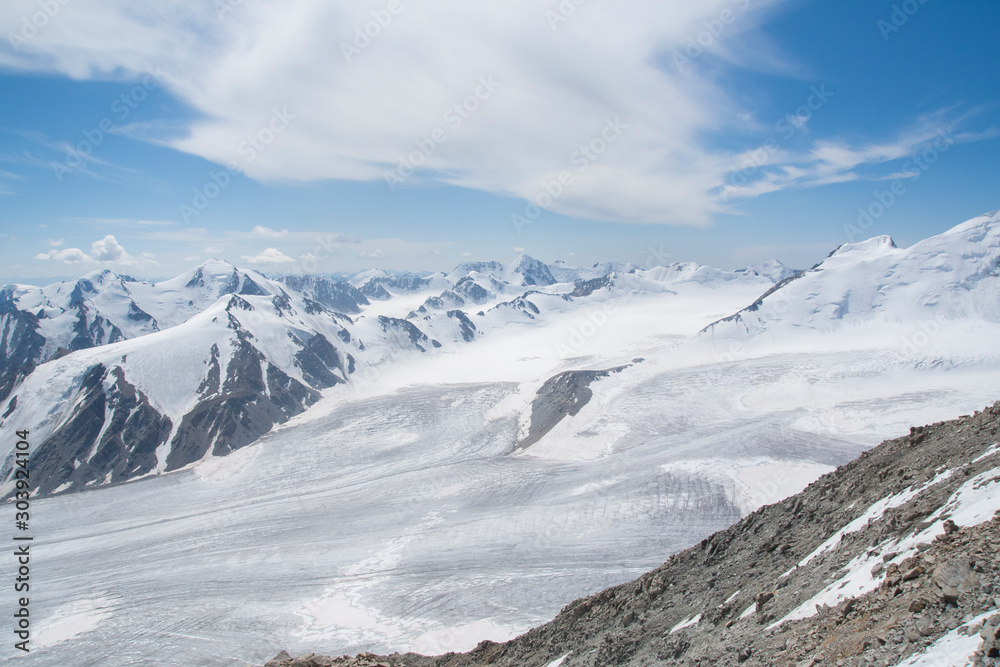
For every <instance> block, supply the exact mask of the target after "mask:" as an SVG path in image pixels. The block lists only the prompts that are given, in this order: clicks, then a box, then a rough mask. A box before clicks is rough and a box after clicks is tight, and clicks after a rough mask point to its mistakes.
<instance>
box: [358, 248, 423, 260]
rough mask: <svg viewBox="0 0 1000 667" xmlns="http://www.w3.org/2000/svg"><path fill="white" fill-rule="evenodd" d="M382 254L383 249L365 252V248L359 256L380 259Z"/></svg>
mask: <svg viewBox="0 0 1000 667" xmlns="http://www.w3.org/2000/svg"><path fill="white" fill-rule="evenodd" d="M432 252H433V251H432ZM381 256H382V251H381V250H378V249H376V250H372V251H371V252H365V251H364V250H361V251H359V252H358V257H368V258H371V259H378V258H379V257H381Z"/></svg>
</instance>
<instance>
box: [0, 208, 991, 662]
mask: <svg viewBox="0 0 1000 667" xmlns="http://www.w3.org/2000/svg"><path fill="white" fill-rule="evenodd" d="M998 235H1000V214H997V213H993V214H988V215H984V216H980V217H978V218H975V219H973V220H970V221H968V222H966V223H963V224H962V225H959V226H958V227H955V228H954V229H951V230H949V231H947V232H945V233H943V234H941V235H939V236H936V237H934V238H931V239H927V240H925V241H922V242H920V243H917V244H914V245H913V246H912V247H910V248H905V249H902V248H894V247H892V246H893V245H894V244H890V243H889V242H888V241H882V240H873V241H869V242H866V243H862V244H856V245H849V246H844V247H841V248H840V249H838V250H837V251H836V252H834V253H833V254H832V255H831V256H830V257H828V258H826V259H825V260H823V261H821V262H819V263H818V264H817V265H816V266H815V267H813V268H812V269H810V270H808V271H806V272H805V273H803V274H801V275H799V276H798V277H793V276H792V275H789V272H788V271H786V270H785V269H783V268H782V267H780V266H777V265H770V266H760V267H750V268H749V269H745V270H742V271H721V270H718V269H713V268H711V267H704V266H699V265H696V264H689V263H681V264H674V265H670V266H663V267H653V268H649V269H643V268H639V267H634V266H620V265H598V266H597V267H592V268H586V269H575V268H572V267H567V266H565V265H563V264H559V263H557V264H551V265H542V266H541V267H540V266H538V264H537V263H535V262H534V261H533V260H530V259H524V258H518V259H516V260H515V261H514V262H510V263H497V264H494V263H476V264H468V265H463V266H461V267H457V268H456V269H455V270H454V271H452V272H449V273H447V274H443V273H439V274H426V275H413V274H393V273H389V272H383V271H372V272H367V273H365V274H359V275H356V276H338V277H317V276H306V277H300V276H280V277H273V278H268V277H267V276H264V275H261V274H259V273H256V272H253V271H244V270H240V269H237V268H236V267H233V266H231V265H228V264H225V263H222V262H210V263H209V264H208V265H205V266H203V267H200V278H199V279H197V280H196V279H195V278H196V276H198V275H199V270H198V269H195V270H193V271H191V272H188V273H187V274H185V275H184V276H181V277H178V278H177V279H174V280H172V281H169V283H167V282H164V283H156V284H148V283H143V282H140V281H130V280H127V279H124V278H123V277H115V276H110V275H109V276H106V277H105V278H103V279H102V278H99V276H98V275H92V276H88V277H86V278H87V281H88V282H89V284H90V286H89V287H88V286H87V285H81V286H80V291H79V294H80V297H82V298H76V299H73V298H71V295H72V294H73V293H74V291H75V289H76V287H77V284H76V283H75V282H74V283H66V284H63V285H59V286H50V287H46V288H43V289H38V288H32V287H26V286H10V287H7V288H4V289H3V294H4V296H3V299H2V301H0V303H2V304H3V306H2V308H3V310H2V313H0V317H2V318H3V319H2V320H0V335H2V336H3V338H2V341H0V342H2V345H0V352H2V354H3V355H4V356H3V357H2V359H3V367H2V368H0V371H2V373H3V374H4V377H5V378H8V379H9V380H8V382H9V385H10V386H9V388H8V389H7V393H6V395H5V396H4V397H3V398H2V399H0V420H2V421H0V443H3V444H2V446H3V447H10V443H11V442H13V441H14V439H13V438H12V437H8V436H9V435H10V434H12V433H13V432H14V431H15V430H17V429H30V430H31V439H32V450H33V452H32V466H33V469H32V476H33V481H36V482H37V483H38V485H39V486H38V489H39V490H40V491H42V492H43V493H45V492H48V494H49V495H48V497H44V498H40V499H37V500H35V501H34V503H33V505H32V520H33V521H34V522H35V526H36V528H37V530H38V531H39V534H44V535H45V539H46V544H47V547H46V549H45V550H43V551H39V554H38V561H37V562H38V564H39V570H38V571H39V575H38V576H39V586H38V593H37V597H36V598H33V604H34V605H35V606H34V607H33V608H32V614H33V615H34V617H36V619H37V630H38V634H37V638H36V640H35V641H36V644H35V645H36V647H37V651H33V652H32V654H31V655H30V656H28V657H27V658H23V659H22V662H24V664H25V665H35V664H38V665H43V664H82V662H83V661H84V660H90V661H91V662H93V664H95V665H116V664H121V662H122V660H123V658H122V656H125V655H126V654H127V659H128V660H131V661H133V662H136V663H137V664H138V663H145V664H156V663H157V662H162V658H163V654H162V651H163V650H164V647H165V646H169V647H170V661H171V664H178V665H199V666H201V665H206V664H212V665H216V664H217V665H240V664H246V663H250V664H262V663H263V662H264V661H265V660H267V659H268V658H270V657H272V656H273V655H275V653H277V652H278V650H280V649H283V648H287V649H288V650H290V651H292V652H293V653H295V654H296V655H298V654H302V653H308V652H310V651H317V652H320V651H322V652H333V651H339V652H341V653H356V652H360V651H366V650H373V651H377V652H381V653H391V652H392V651H395V650H400V651H405V650H411V649H412V650H416V651H419V652H421V653H425V654H430V653H440V652H444V651H448V650H469V649H471V648H473V647H475V646H476V645H477V644H478V643H479V642H480V641H481V640H483V639H492V640H498V641H499V640H505V639H508V638H511V637H513V636H515V635H518V634H520V633H522V632H524V631H526V630H528V629H529V628H531V627H533V626H535V625H538V624H539V623H540V622H544V621H547V620H549V619H551V618H553V617H554V616H555V614H556V613H557V612H558V610H559V609H560V608H562V607H563V606H564V605H565V604H566V603H568V602H569V601H571V600H573V599H575V598H578V597H581V596H584V595H589V594H592V593H594V592H596V591H599V590H601V589H603V588H606V587H607V586H610V585H613V584H618V583H622V582H625V581H628V580H630V579H633V578H634V577H636V576H638V575H640V574H641V573H643V572H645V571H647V570H649V569H650V568H651V567H656V566H658V565H659V564H661V563H662V562H663V561H664V559H665V558H666V557H667V556H669V555H670V554H672V553H675V552H677V551H679V550H681V549H684V548H686V547H689V546H691V545H692V544H695V543H697V542H698V541H700V540H702V539H703V538H705V537H707V536H708V535H710V534H711V533H713V532H715V531H716V530H720V529H722V528H725V527H727V526H729V525H731V524H733V522H735V521H737V520H738V519H739V518H740V517H743V516H745V515H746V514H748V513H750V512H752V511H754V510H756V509H757V508H759V507H761V506H762V505H765V504H768V503H772V502H776V501H778V500H780V499H782V498H785V497H787V496H789V495H791V494H794V493H796V492H798V491H799V490H801V489H802V488H804V487H805V486H806V485H807V484H809V483H810V482H811V481H813V480H815V479H817V478H818V477H819V476H820V475H823V474H825V473H828V472H830V471H832V470H833V469H834V468H835V467H836V466H839V465H842V464H844V463H846V462H848V461H850V460H852V459H854V458H855V457H856V456H857V455H858V454H859V453H860V452H862V451H864V450H866V449H868V448H870V447H872V446H874V445H876V444H877V443H878V442H879V441H881V440H883V439H885V438H886V437H893V436H897V435H899V434H900V433H903V432H906V430H907V429H908V428H909V426H910V425H913V424H927V423H932V422H936V421H938V420H942V419H947V418H953V417H955V416H957V415H960V414H963V413H968V412H970V411H971V410H972V409H974V408H978V407H982V406H983V405H986V404H989V403H992V402H994V401H995V400H996V399H997V396H998V394H1000V383H998V381H997V378H1000V350H998V348H997V345H996V341H997V340H998V337H1000V318H998V317H997V308H998V304H1000V291H998V289H997V287H998V282H997V281H998V277H997V260H998V258H1000V249H998V244H997V239H998ZM543 267H545V269H546V270H543ZM546 271H547V273H546ZM549 277H550V278H551V281H553V282H551V284H545V283H548V282H549V279H550V278H549ZM191 283H193V285H192V286H191V287H188V285H189V284H191ZM199 283H201V284H199ZM105 290H111V292H109V293H108V294H109V295H108V296H107V297H102V296H101V294H102V293H104V291H105ZM125 290H127V291H128V295H127V298H128V299H129V300H130V301H132V302H134V304H135V308H136V309H138V310H141V311H142V312H143V313H145V314H146V315H148V316H149V318H150V319H149V320H144V318H142V317H141V316H139V318H138V319H132V320H130V319H129V317H128V314H129V313H130V312H132V307H131V306H130V305H129V303H128V302H127V301H125V300H124V299H125V297H126V292H125ZM189 292H190V294H189ZM102 299H105V300H102ZM74 303H76V304H78V305H74ZM112 304H113V305H112ZM81 313H83V319H82V320H81ZM98 316H99V317H100V318H101V319H100V320H98ZM98 321H99V322H100V326H99V327H98V326H95V324H94V323H95V322H98ZM81 322H83V324H80V323H81ZM154 324H155V326H154ZM80 330H85V331H86V332H88V334H89V336H90V340H93V343H94V345H92V346H91V345H90V344H89V343H87V340H88V338H87V336H79V331H80ZM115 331H117V332H119V333H117V334H115V333H114V332H115ZM99 332H103V333H100V335H99ZM109 332H111V334H109ZM112 334H113V335H115V336H116V340H115V342H108V337H109V335H112ZM97 338H99V339H100V341H98V340H95V339H97ZM74 341H77V342H75V343H74ZM98 342H100V343H101V344H98ZM74 346H76V347H77V348H80V349H75V350H72V351H68V352H67V351H65V350H70V349H71V348H72V347H74ZM60 348H63V350H60ZM15 351H20V352H17V353H15ZM217 454H226V455H225V456H219V455H217ZM5 455H6V450H0V456H5ZM7 470H9V466H8V468H7ZM36 473H37V474H36ZM5 474H6V471H5ZM139 478H142V480H143V481H141V482H136V480H138V479H139ZM0 479H3V480H5V481H6V483H7V484H8V486H6V487H4V489H5V492H6V490H8V489H9V478H8V477H6V476H5V477H2V478H0ZM118 481H125V482H130V483H124V484H118V483H117V482H118ZM79 489H92V492H88V493H72V492H71V491H75V490H79ZM56 490H58V493H55V491H56ZM9 561H10V559H8V560H5V561H0V578H5V577H8V576H10V567H11V563H10V562H9ZM33 562H34V561H33ZM165 563H169V567H168V566H165ZM247 571H253V572H254V573H255V576H254V577H252V578H249V579H248V578H247V577H245V576H244V575H243V574H242V573H245V572H247ZM45 573H59V574H58V575H57V576H56V575H51V574H45ZM111 645H114V646H116V647H118V649H120V651H119V652H118V653H116V654H114V655H112V656H111V657H109V658H108V659H106V660H104V661H101V660H100V659H98V660H96V662H95V661H94V660H93V659H92V656H95V655H107V650H106V647H108V646H111ZM10 655H12V654H10V653H2V652H0V659H2V658H6V657H9V656H10Z"/></svg>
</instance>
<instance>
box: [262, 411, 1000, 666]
mask: <svg viewBox="0 0 1000 667" xmlns="http://www.w3.org/2000/svg"><path fill="white" fill-rule="evenodd" d="M998 429H1000V403H997V404H995V405H994V406H992V407H991V408H987V409H986V410H985V411H984V412H981V413H976V414H974V415H972V416H967V417H963V418H960V419H957V420H954V421H951V422H939V423H937V424H932V425H929V426H924V427H919V428H914V429H912V430H911V432H910V434H908V435H907V436H904V437H902V438H897V439H895V440H889V441H886V442H884V443H882V444H881V445H880V446H878V447H876V448H875V449H872V450H870V451H868V452H865V453H864V454H863V455H862V456H861V457H859V458H858V459H856V460H855V461H852V462H851V463H849V464H847V465H844V466H841V467H840V468H838V469H837V470H836V471H834V472H832V473H830V474H828V475H824V476H823V477H821V478H820V479H818V480H817V481H816V482H814V483H813V484H811V485H810V486H809V487H807V488H806V489H805V490H804V491H803V492H802V493H800V494H798V495H796V496H793V497H791V498H788V499H786V500H784V501H782V502H779V503H776V504H774V505H769V506H766V507H762V508H761V509H759V510H757V511H756V512H754V513H752V514H750V515H749V516H747V517H746V518H744V519H743V520H742V521H740V522H739V523H737V524H735V525H734V526H732V527H730V528H728V529H726V530H723V531H720V532H718V533H715V534H714V535H712V536H711V537H709V538H707V539H705V540H703V541H702V542H701V543H699V544H697V545H695V546H693V547H691V548H689V549H687V550H685V551H683V552H681V553H678V554H675V555H673V556H671V557H670V559H669V560H668V561H667V562H666V563H665V564H664V565H662V566H661V567H659V568H656V569H655V570H652V571H651V572H648V573H646V574H645V575H643V576H641V577H639V578H638V579H636V580H635V581H633V582H630V583H627V584H623V585H621V586H617V587H613V588H609V589H607V590H605V591H602V592H600V593H597V594H595V595H592V596H590V597H587V598H583V599H580V600H577V601H575V602H572V603H570V604H569V605H567V606H566V607H565V608H564V609H563V610H562V612H561V613H560V614H559V615H558V616H557V617H556V618H555V619H554V620H553V621H551V622H550V623H547V624H545V625H543V626H540V627H538V628H535V629H533V630H531V631H529V632H527V633H525V634H523V635H521V636H520V637H517V638H515V639H513V640H511V641H509V642H506V643H503V644H497V643H494V642H482V643H481V644H480V645H479V646H477V647H476V648H475V649H474V650H473V651H471V652H469V653H464V654H455V653H450V654H446V655H442V656H436V657H427V656H420V655H414V654H405V655H399V654H395V655H392V656H384V657H376V656H369V655H363V656H357V657H355V658H348V659H347V660H354V661H356V662H330V663H314V664H342V665H372V664H379V662H380V661H383V662H384V664H386V665H389V666H390V667H401V666H405V667H473V666H477V667H478V666H481V665H490V666H496V667H514V666H517V667H536V666H537V667H544V666H545V665H548V664H550V663H552V662H553V661H556V660H559V659H560V658H563V657H564V656H565V658H564V659H563V660H562V661H561V663H560V665H561V667H578V666H584V665H586V666H591V667H604V666H614V665H629V666H632V667H648V666H652V665H684V666H686V667H695V666H699V665H703V666H708V665H713V666H715V665H719V666H736V665H740V666H746V667H751V666H755V665H760V666H765V665H766V666H770V665H797V666H801V667H809V666H814V665H820V666H821V667H822V666H825V665H838V666H844V667H868V665H877V666H879V667H882V666H890V665H899V664H901V663H903V662H904V661H906V660H908V659H909V658H911V657H912V656H914V655H917V654H920V653H922V652H924V651H926V650H928V648H930V647H932V646H933V645H934V644H935V642H938V641H939V640H941V639H942V638H943V637H944V636H945V635H948V637H949V641H953V640H955V638H962V639H964V640H965V641H966V642H967V644H963V647H967V648H968V654H967V655H968V658H967V660H969V661H971V663H972V664H975V665H977V666H985V665H998V664H1000V559H997V557H996V554H997V553H1000V507H998V508H996V509H997V510H998V511H997V513H996V514H995V515H994V516H993V518H992V519H990V518H989V516H988V515H986V516H982V515H981V512H982V511H983V510H982V508H983V507H986V508H993V505H994V504H996V502H995V501H996V500H997V499H1000V488H997V487H995V486H994V485H996V484H1000V447H998V446H997V441H998V435H997V431H998ZM960 492H961V493H966V492H970V493H978V494H979V496H977V497H978V498H980V500H981V502H980V504H979V505H978V506H977V507H979V510H978V511H979V512H980V514H979V515H976V516H978V517H979V518H976V519H975V520H973V521H971V522H969V521H965V523H966V524H967V525H961V524H962V523H963V521H962V520H960V518H961V517H962V516H965V517H968V516H971V514H970V513H969V511H968V510H961V508H959V506H958V505H956V504H955V498H956V494H958V493H960ZM984 497H985V498H986V500H983V498H984ZM877 503H878V505H876V504H877ZM956 508H959V509H956ZM875 510H878V511H875ZM963 511H964V514H963ZM925 536H926V537H927V539H926V540H925V539H923V538H924V537H925ZM835 537H839V539H831V538H835ZM907 540H909V541H907ZM907 545H912V546H907ZM807 557H808V558H807ZM869 575H870V576H869ZM859 582H862V583H864V582H869V583H870V585H868V586H867V587H865V586H861V587H858V586H859ZM852 587H855V588H852ZM838 591H840V594H839V595H836V596H835V597H831V596H832V595H834V594H836V593H837V592H838ZM843 591H850V592H855V593H856V594H845V593H843ZM814 600H818V602H817V603H816V604H815V605H814V609H815V612H813V611H812V609H807V611H806V612H805V614H803V616H804V617H796V616H795V614H793V612H795V611H796V610H797V609H799V608H800V607H803V606H807V605H804V603H806V601H809V602H810V604H811V603H812V602H813V601H814ZM830 600H835V603H834V604H828V603H827V602H826V601H830ZM698 615H700V619H699V621H698V622H697V623H684V621H686V620H688V619H693V618H695V617H696V616H698ZM789 616H790V617H791V618H792V620H785V619H786V617H789ZM679 625H681V626H683V627H679V628H678V626H679ZM672 629H673V631H672ZM977 640H978V641H977ZM962 650H963V651H964V650H965V648H963V649H962ZM973 652H974V653H973ZM279 657H282V656H279ZM310 659H312V660H316V658H315V657H312V658H310ZM338 660H345V658H340V659H338ZM364 661H367V662H364ZM268 664H269V666H270V667H290V666H291V665H292V664H295V663H294V662H292V661H290V660H283V661H279V662H277V663H274V665H271V663H268ZM948 664H951V663H948Z"/></svg>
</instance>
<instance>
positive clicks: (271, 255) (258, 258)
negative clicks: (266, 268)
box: [240, 248, 295, 264]
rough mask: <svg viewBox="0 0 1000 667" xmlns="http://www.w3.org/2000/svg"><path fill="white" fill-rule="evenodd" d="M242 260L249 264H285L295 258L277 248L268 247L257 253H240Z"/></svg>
mask: <svg viewBox="0 0 1000 667" xmlns="http://www.w3.org/2000/svg"><path fill="white" fill-rule="evenodd" d="M240 257H241V258H242V259H243V261H244V262H249V263H250V264H287V263H289V262H294V261H295V260H294V259H292V258H291V257H289V256H288V255H286V254H285V253H283V252H281V251H280V250H278V249H277V248H268V249H267V250H265V251H263V252H261V253H260V254H257V255H241V256H240Z"/></svg>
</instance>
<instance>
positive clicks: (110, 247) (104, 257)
mask: <svg viewBox="0 0 1000 667" xmlns="http://www.w3.org/2000/svg"><path fill="white" fill-rule="evenodd" d="M90 251H91V253H92V254H93V259H94V260H95V261H98V262H118V261H120V260H121V259H122V258H123V257H126V256H127V255H128V253H126V252H125V248H123V247H122V246H121V244H119V243H118V241H117V240H116V239H115V237H114V236H112V235H111V234H108V235H107V236H105V237H104V238H103V239H101V240H100V241H94V242H93V243H92V244H91V246H90Z"/></svg>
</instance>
